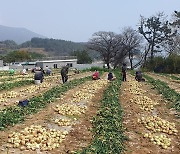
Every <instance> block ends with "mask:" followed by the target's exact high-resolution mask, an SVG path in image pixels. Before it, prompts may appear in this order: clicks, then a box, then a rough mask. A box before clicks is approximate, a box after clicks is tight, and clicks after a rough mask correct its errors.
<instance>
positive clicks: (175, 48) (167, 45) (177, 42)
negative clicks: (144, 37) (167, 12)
mask: <svg viewBox="0 0 180 154" xmlns="http://www.w3.org/2000/svg"><path fill="white" fill-rule="evenodd" d="M170 26H171V28H172V30H173V31H176V32H177V33H176V35H174V36H173V37H172V39H171V40H167V41H166V42H164V43H163V47H164V49H165V51H167V52H168V53H169V54H173V53H175V54H180V12H178V11H174V14H173V15H172V23H170Z"/></svg>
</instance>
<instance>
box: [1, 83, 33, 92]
mask: <svg viewBox="0 0 180 154" xmlns="http://www.w3.org/2000/svg"><path fill="white" fill-rule="evenodd" d="M33 82H34V81H33V80H21V81H17V82H12V83H3V84H0V91H2V90H10V89H12V88H15V87H21V86H25V85H30V84H32V83H33Z"/></svg>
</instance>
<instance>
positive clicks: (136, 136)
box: [120, 75, 180, 154]
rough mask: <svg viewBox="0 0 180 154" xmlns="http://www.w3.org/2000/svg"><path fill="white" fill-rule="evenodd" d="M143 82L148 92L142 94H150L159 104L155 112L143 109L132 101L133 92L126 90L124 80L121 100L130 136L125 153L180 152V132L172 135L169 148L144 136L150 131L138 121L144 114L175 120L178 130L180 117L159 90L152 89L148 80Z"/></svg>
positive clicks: (157, 153)
mask: <svg viewBox="0 0 180 154" xmlns="http://www.w3.org/2000/svg"><path fill="white" fill-rule="evenodd" d="M130 80H134V78H133V77H132V76H130V75H129V76H128V81H130ZM140 84H142V87H141V89H143V90H145V91H146V92H145V93H144V94H142V96H143V95H144V96H148V97H149V98H151V99H152V100H153V101H156V102H159V105H157V106H155V109H154V110H153V112H148V111H144V110H141V109H140V108H139V106H138V104H135V103H130V99H131V98H132V97H133V94H130V93H128V92H127V91H124V89H128V88H129V85H128V82H123V83H122V87H121V96H120V102H121V105H122V107H123V110H124V122H123V125H124V128H125V135H126V136H127V137H128V140H127V141H126V143H125V145H126V151H125V154H148V153H150V154H170V153H171V154H179V153H180V145H179V144H180V143H179V141H180V136H179V135H180V133H179V134H178V135H177V136H172V135H171V136H170V138H171V139H172V146H171V147H169V148H168V149H162V148H160V147H159V146H157V145H155V144H153V143H152V142H150V141H149V139H147V138H144V137H143V133H146V132H148V131H147V129H146V128H145V127H144V126H143V125H142V124H139V123H138V122H137V121H138V119H139V118H141V117H142V116H144V117H145V116H147V115H149V116H150V115H157V116H159V117H160V118H162V119H165V120H168V121H169V122H175V124H176V128H177V130H180V125H179V122H180V121H179V119H177V118H176V116H175V115H176V111H175V110H173V109H169V105H168V103H167V102H166V101H165V100H163V98H162V97H161V96H160V95H159V94H158V92H157V91H156V90H154V89H152V86H151V85H149V84H147V83H146V82H140Z"/></svg>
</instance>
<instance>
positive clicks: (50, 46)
mask: <svg viewBox="0 0 180 154" xmlns="http://www.w3.org/2000/svg"><path fill="white" fill-rule="evenodd" d="M19 47H20V48H27V47H31V48H44V49H45V51H47V52H49V53H51V54H53V55H69V54H70V53H71V52H73V51H76V50H84V49H85V43H75V42H71V41H65V40H57V39H42V38H32V39H31V41H27V42H25V43H23V44H21V45H20V46H19Z"/></svg>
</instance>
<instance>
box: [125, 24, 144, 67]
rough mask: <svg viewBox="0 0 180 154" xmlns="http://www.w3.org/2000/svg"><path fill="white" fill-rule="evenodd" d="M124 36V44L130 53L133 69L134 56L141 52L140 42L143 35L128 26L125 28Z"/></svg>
mask: <svg viewBox="0 0 180 154" xmlns="http://www.w3.org/2000/svg"><path fill="white" fill-rule="evenodd" d="M122 37H123V44H124V45H125V47H126V52H127V53H128V58H129V61H130V65H131V69H133V58H134V56H136V55H139V54H140V43H141V42H142V37H141V36H140V35H139V33H137V32H136V31H135V30H134V29H132V28H131V27H127V28H125V29H124V30H123V33H122Z"/></svg>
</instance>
